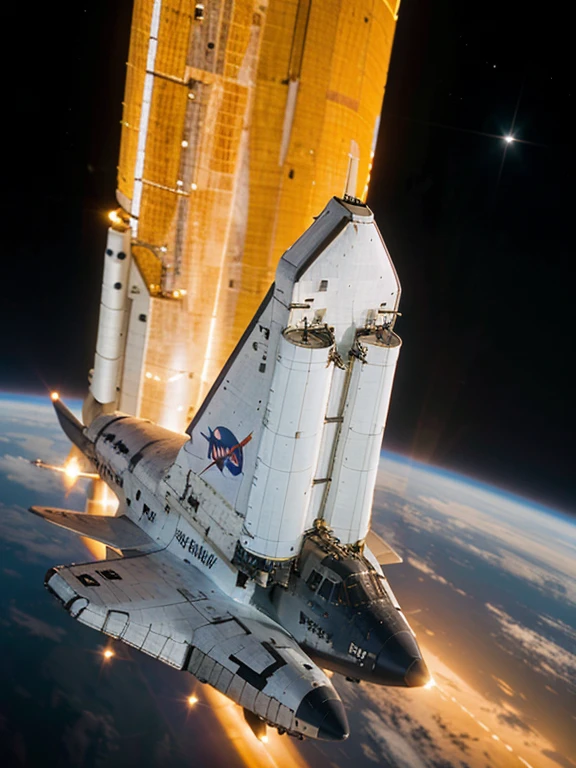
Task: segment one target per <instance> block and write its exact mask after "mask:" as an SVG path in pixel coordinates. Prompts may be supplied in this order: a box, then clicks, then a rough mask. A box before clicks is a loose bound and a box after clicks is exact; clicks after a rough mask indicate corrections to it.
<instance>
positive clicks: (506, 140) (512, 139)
mask: <svg viewBox="0 0 576 768" xmlns="http://www.w3.org/2000/svg"><path fill="white" fill-rule="evenodd" d="M504 141H505V142H506V144H512V142H513V141H514V136H504Z"/></svg>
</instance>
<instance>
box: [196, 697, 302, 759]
mask: <svg viewBox="0 0 576 768" xmlns="http://www.w3.org/2000/svg"><path fill="white" fill-rule="evenodd" d="M203 693H205V696H206V700H207V703H208V704H209V705H210V709H211V711H212V712H213V713H214V716H215V717H216V718H217V720H218V721H219V723H220V725H221V726H222V728H223V729H224V731H225V733H226V736H227V737H228V739H229V742H230V744H231V745H232V746H233V747H234V749H235V750H236V752H237V754H238V756H239V757H240V759H241V760H242V761H243V763H244V765H245V766H246V768H308V766H309V763H308V762H307V761H306V760H305V759H304V757H303V756H302V755H301V754H300V753H299V752H298V749H297V746H296V745H297V744H298V742H297V741H295V740H293V739H291V738H290V737H289V736H280V735H279V734H278V733H277V732H276V731H275V730H274V729H272V728H268V732H267V734H266V735H265V736H264V737H263V738H260V739H257V738H256V736H255V735H254V733H253V732H252V729H251V728H250V726H249V725H248V724H247V723H246V720H245V719H244V714H243V712H242V708H241V707H239V706H237V705H236V704H234V702H232V701H230V699H228V698H226V696H224V695H223V694H221V693H219V692H218V691H216V690H215V689H214V688H211V687H210V686H205V690H204V691H203Z"/></svg>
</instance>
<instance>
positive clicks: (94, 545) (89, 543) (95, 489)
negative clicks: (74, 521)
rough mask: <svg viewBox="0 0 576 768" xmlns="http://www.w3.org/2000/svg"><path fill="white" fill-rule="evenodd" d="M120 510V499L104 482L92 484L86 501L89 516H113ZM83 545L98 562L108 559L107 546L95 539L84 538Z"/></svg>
mask: <svg viewBox="0 0 576 768" xmlns="http://www.w3.org/2000/svg"><path fill="white" fill-rule="evenodd" d="M117 508H118V499H117V498H116V496H115V495H114V494H113V493H112V491H111V490H110V488H108V486H107V485H106V483H105V482H104V481H103V480H100V479H97V480H94V481H93V482H92V488H91V492H90V495H89V496H88V498H87V499H86V508H85V509H86V512H87V513H88V514H89V515H113V514H114V513H115V512H116V510H117ZM82 543H83V544H84V546H85V547H86V549H87V550H88V551H89V552H90V554H91V555H92V556H93V557H94V558H95V559H96V560H105V559H106V545H105V544H102V543H101V542H99V541H95V540H94V539H89V538H87V537H86V536H82Z"/></svg>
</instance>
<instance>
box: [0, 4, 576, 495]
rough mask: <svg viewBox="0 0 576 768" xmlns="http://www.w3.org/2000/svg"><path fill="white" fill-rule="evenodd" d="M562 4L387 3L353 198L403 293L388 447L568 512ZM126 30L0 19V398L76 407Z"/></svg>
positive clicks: (109, 199)
mask: <svg viewBox="0 0 576 768" xmlns="http://www.w3.org/2000/svg"><path fill="white" fill-rule="evenodd" d="M565 7H566V11H563V10H562V6H559V5H556V6H554V7H545V6H542V5H540V6H538V5H535V6H533V7H532V8H531V7H530V5H529V4H528V3H526V2H518V1H517V0H512V1H511V2H503V3H499V4H496V5H494V4H492V5H491V6H490V5H488V4H485V5H483V6H481V5H479V4H476V3H464V2H462V1H461V0H403V4H402V7H401V10H400V21H399V25H398V29H397V35H396V42H395V47H394V53H393V59H392V64H391V69H390V75H389V82H388V91H387V96H386V100H385V106H384V112H383V119H382V129H381V133H380V140H379V146H378V151H377V158H376V166H375V168H374V172H373V177H372V185H371V190H370V198H369V203H370V205H371V206H372V208H373V210H374V211H375V213H376V216H377V220H378V222H379V224H380V227H381V229H382V232H383V234H384V237H385V239H386V242H387V244H388V246H389V248H390V251H391V253H392V255H393V258H394V261H395V264H396V267H397V269H398V272H399V275H400V278H401V281H402V286H403V300H402V306H401V309H402V311H403V315H404V316H403V317H402V318H401V319H400V320H399V322H398V325H397V330H398V331H399V333H400V335H401V336H402V338H403V340H404V348H403V351H402V355H401V358H400V361H401V362H400V365H399V371H398V374H397V378H396V384H395V390H394V397H393V402H392V409H391V413H390V417H389V423H388V428H387V433H386V445H387V447H388V448H391V449H395V450H400V451H402V452H404V453H407V454H412V455H414V456H416V457H417V458H422V459H425V460H428V461H431V462H433V463H438V464H441V465H444V466H448V467H452V468H455V469H462V470H464V471H466V472H467V473H469V474H472V475H474V476H476V477H478V478H481V479H484V480H487V481H489V482H494V483H496V484H499V485H501V486H503V487H505V488H508V489H511V490H517V491H520V492H521V493H523V494H524V495H526V496H530V497H532V498H535V499H537V500H541V501H544V502H548V503H551V504H552V505H557V506H558V507H560V508H564V509H568V510H570V508H571V507H572V502H573V499H574V489H575V486H576V482H575V476H576V471H575V459H576V450H575V447H574V430H575V426H576V419H575V408H574V379H575V369H576V365H575V362H574V358H575V353H576V350H575V344H574V335H575V334H574V298H573V296H574V291H575V285H574V282H575V279H574V275H575V274H576V271H575V270H574V267H573V264H572V262H573V261H574V259H573V255H574V247H573V233H572V229H573V221H574V216H573V210H574V203H575V200H574V193H573V179H574V162H573V146H572V141H571V139H572V134H573V131H574V127H573V123H574V118H573V116H572V114H571V112H572V109H573V105H574V93H573V89H574V84H573V81H572V79H571V76H570V73H571V69H572V65H573V57H572V56H571V54H570V50H571V48H573V39H572V31H571V30H572V23H571V19H570V11H569V6H565ZM23 14H28V18H23ZM130 16H131V3H130V2H128V1H127V0H126V1H123V0H116V1H114V0H98V1H96V0H89V1H88V0H87V1H86V2H81V1H79V0H75V1H74V2H60V3H56V4H54V3H37V4H34V6H33V8H32V9H30V8H28V7H26V6H25V5H24V4H22V5H21V6H17V5H15V4H11V5H10V6H7V7H6V8H5V9H4V11H3V17H4V23H5V30H6V31H7V42H6V45H5V47H4V53H3V57H4V59H5V61H4V66H3V75H4V77H3V85H2V89H3V96H2V102H3V105H4V110H3V111H4V121H3V122H4V127H5V128H6V127H7V128H8V131H7V134H6V133H5V134H4V139H3V143H4V152H3V161H2V167H3V174H2V176H3V195H2V198H3V202H2V205H1V211H2V215H3V216H4V225H3V238H2V251H3V252H2V264H3V267H4V269H3V291H2V299H1V301H0V313H1V317H0V329H1V336H2V352H1V358H0V371H1V373H0V389H3V390H10V391H19V392H36V393H41V392H44V391H46V388H48V389H50V388H53V387H58V388H59V389H60V390H61V391H62V392H64V393H68V394H69V395H81V394H82V393H83V392H84V389H85V381H86V372H87V370H88V369H89V368H90V366H91V364H92V355H93V349H94V342H95V335H96V323H97V312H98V298H99V293H100V279H101V270H102V249H103V246H104V238H105V229H106V212H107V211H108V210H109V209H110V208H111V207H113V206H114V205H115V201H114V189H115V174H116V160H117V154H118V146H119V137H120V130H119V120H120V116H121V101H122V95H123V88H124V72H125V68H124V62H125V60H126V57H127V50H128V39H129V30H130ZM10 30H12V33H10ZM494 64H496V68H494ZM519 96H520V100H519ZM518 100H519V109H518V114H517V121H516V128H515V134H516V136H518V137H519V138H522V139H525V140H527V141H530V142H535V143H536V145H533V144H520V143H517V144H512V145H511V147H510V148H509V150H508V152H507V155H506V161H505V164H504V166H503V170H502V175H501V178H500V181H498V179H499V169H500V165H501V160H502V154H503V149H504V144H503V142H502V140H500V139H497V138H493V137H490V136H485V135H480V134H481V133H487V134H497V135H502V134H506V133H508V131H509V130H510V126H511V124H512V120H513V116H514V111H515V108H516V106H517V104H518ZM477 132H479V133H477Z"/></svg>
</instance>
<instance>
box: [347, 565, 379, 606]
mask: <svg viewBox="0 0 576 768" xmlns="http://www.w3.org/2000/svg"><path fill="white" fill-rule="evenodd" d="M344 589H345V591H346V596H347V598H348V602H349V603H350V605H351V606H352V607H353V608H358V607H359V606H360V605H365V604H366V603H371V602H372V601H373V600H380V599H381V598H383V597H385V595H386V592H385V590H384V587H383V586H382V582H381V580H380V578H379V576H378V574H376V573H374V572H372V571H367V572H365V573H355V574H353V575H352V576H349V577H348V579H346V582H345V584H344Z"/></svg>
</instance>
